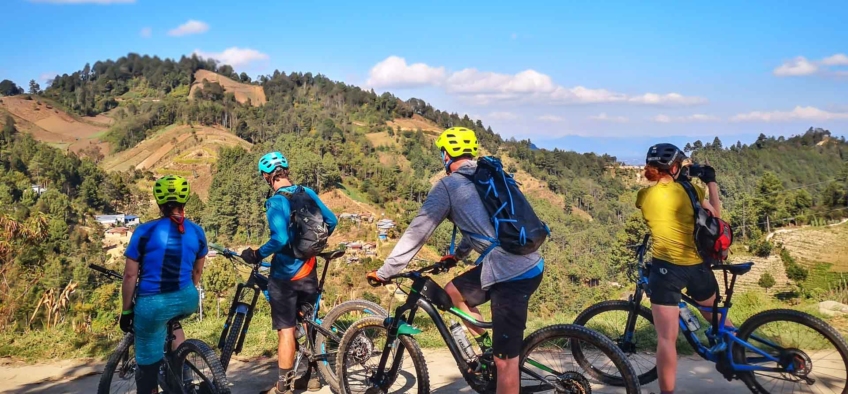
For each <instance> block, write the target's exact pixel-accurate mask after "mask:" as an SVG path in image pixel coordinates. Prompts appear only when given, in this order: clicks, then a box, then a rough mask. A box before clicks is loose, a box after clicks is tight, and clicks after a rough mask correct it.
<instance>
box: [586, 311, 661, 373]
mask: <svg viewBox="0 0 848 394" xmlns="http://www.w3.org/2000/svg"><path fill="white" fill-rule="evenodd" d="M630 313H631V305H630V303H629V302H627V301H606V302H602V303H600V304H596V305H594V306H592V307H590V308H589V309H587V310H586V311H585V312H583V313H581V314H580V316H578V317H577V319H575V321H574V324H577V325H580V326H584V327H586V328H588V329H591V330H594V331H597V332H598V333H600V334H603V335H604V336H606V337H607V338H609V339H610V340H612V341H613V342H615V344H616V345H618V348H619V349H621V351H623V352H624V354H625V355H627V360H628V361H630V363H631V364H632V365H633V369H634V370H635V371H636V374H637V375H638V376H639V383H641V384H648V383H650V382H652V381H654V380H656V379H657V355H656V350H657V330H656V328H655V327H654V325H653V319H652V317H651V314H650V311H649V310H647V309H646V308H642V307H640V308H639V310H638V312H637V314H636V324H635V327H634V332H633V334H632V336H630V337H626V335H625V332H624V331H625V326H626V324H627V317H628V315H629V314H630ZM573 352H574V357H575V359H576V360H577V361H578V362H579V363H580V365H581V367H583V368H585V369H586V370H587V372H589V373H590V374H591V375H592V376H593V377H594V378H596V379H598V380H599V381H601V382H603V383H605V384H611V385H614V386H620V385H621V384H622V379H621V375H620V374H618V371H617V370H615V369H610V368H609V365H604V364H603V363H605V361H603V360H596V359H593V358H592V357H590V355H586V356H584V354H583V352H582V349H581V348H580V347H579V343H578V346H577V347H575V348H574V349H573ZM599 361H600V362H602V364H601V365H595V364H594V363H595V362H599Z"/></svg>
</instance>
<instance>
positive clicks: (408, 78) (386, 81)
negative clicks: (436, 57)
mask: <svg viewBox="0 0 848 394" xmlns="http://www.w3.org/2000/svg"><path fill="white" fill-rule="evenodd" d="M368 75H369V76H368V81H366V82H365V84H366V85H368V86H371V87H375V88H411V87H418V86H428V85H439V84H441V83H442V82H444V80H445V68H444V67H438V68H436V67H430V66H428V65H426V64H424V63H413V64H406V59H404V58H402V57H397V56H389V57H387V58H386V60H383V61H381V62H379V63H377V64H376V65H374V67H372V68H371V71H370V72H369V74H368Z"/></svg>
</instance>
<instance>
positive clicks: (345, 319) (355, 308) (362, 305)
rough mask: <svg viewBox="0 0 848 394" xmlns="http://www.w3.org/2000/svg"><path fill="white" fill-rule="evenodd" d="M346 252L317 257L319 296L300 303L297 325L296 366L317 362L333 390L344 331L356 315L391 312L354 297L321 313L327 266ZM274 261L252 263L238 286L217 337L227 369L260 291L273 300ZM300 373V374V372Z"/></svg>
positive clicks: (228, 254) (233, 257)
mask: <svg viewBox="0 0 848 394" xmlns="http://www.w3.org/2000/svg"><path fill="white" fill-rule="evenodd" d="M210 248H212V249H214V250H216V251H218V253H220V254H221V255H222V256H223V257H225V258H227V259H228V260H230V261H231V262H233V265H234V266H235V263H236V262H237V261H238V262H240V263H242V264H245V265H249V264H247V263H245V262H244V260H242V259H241V257H239V255H238V254H237V253H236V252H235V251H232V250H229V249H225V248H222V247H220V246H218V245H210ZM343 255H344V251H342V250H334V251H330V252H324V253H320V254H319V255H318V257H320V258H321V259H322V260H324V267H323V270H322V272H321V279H320V281H319V282H318V289H317V294H318V297H317V299H316V300H315V303H313V304H306V305H300V306H299V313H298V318H297V319H298V320H297V321H298V325H297V328H296V335H295V336H296V337H297V340H298V343H297V350H296V353H295V363H294V370H295V371H299V370H300V366H301V365H309V364H311V363H316V364H317V367H318V372H319V373H320V374H321V376H322V377H323V378H324V381H325V382H326V383H327V384H328V385H330V387H331V388H332V389H333V390H338V379H336V369H335V368H336V366H335V363H336V350H337V348H338V343H339V341H340V340H341V335H342V334H343V333H344V331H345V330H346V329H347V328H348V326H349V325H350V324H351V323H353V322H354V321H355V320H356V319H358V318H360V317H362V316H386V315H387V314H388V313H387V312H386V310H385V309H383V307H381V306H380V305H378V304H375V303H373V302H370V301H364V300H353V301H347V302H343V303H341V304H339V305H338V306H336V307H335V308H333V309H331V310H330V312H328V313H327V315H326V316H324V318H323V319H321V318H319V317H318V311H319V310H320V305H321V296H322V295H323V291H324V280H325V278H326V277H327V269H328V268H329V267H330V262H332V261H333V260H335V259H337V258H339V257H341V256H343ZM270 266H271V265H270V264H269V263H266V262H261V263H259V264H253V265H251V271H250V275H249V276H248V278H247V281H246V282H245V283H240V284H239V285H238V287H237V288H236V293H235V295H234V296H233V301H232V304H231V305H230V309H229V312H228V314H227V320H226V322H225V323H224V329H223V331H222V332H221V338H220V340H219V341H218V349H221V364H222V365H223V366H224V370H226V369H227V366H228V364H229V363H230V358H231V357H232V355H233V353H235V354H238V353H240V352H241V350H242V346H243V345H244V340H245V338H246V337H247V329H248V327H249V326H250V321H251V319H252V318H253V313H254V311H255V310H256V302H257V300H258V299H259V294H260V293H261V294H262V295H264V297H265V299H266V300H267V301H269V302H270V297H269V296H268V276H266V275H265V274H263V272H262V271H264V270H265V269H267V268H269V267H270ZM297 377H299V376H297Z"/></svg>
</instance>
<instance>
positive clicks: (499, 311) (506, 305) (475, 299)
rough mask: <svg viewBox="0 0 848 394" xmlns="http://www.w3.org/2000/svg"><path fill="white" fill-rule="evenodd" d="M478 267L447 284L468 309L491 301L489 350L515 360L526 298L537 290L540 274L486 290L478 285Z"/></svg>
mask: <svg viewBox="0 0 848 394" xmlns="http://www.w3.org/2000/svg"><path fill="white" fill-rule="evenodd" d="M480 271H481V268H480V266H477V267H474V268H472V269H471V270H468V271H466V272H464V273H462V275H459V276H457V277H456V278H454V279H453V281H451V282H452V283H453V285H454V287H456V289H457V290H458V291H459V294H462V298H463V299H465V303H466V304H468V306H470V307H475V306H477V305H480V304H483V303H485V302H486V301H489V300H491V301H492V351H493V352H494V355H495V357H497V358H500V359H503V360H505V359H510V358H514V357H518V354H519V353H521V346H522V344H523V342H524V329H525V328H527V326H526V325H527V308H528V306H529V305H530V296H532V295H533V293H534V292H535V291H536V289H538V288H539V284H540V283H542V276H543V275H544V274H539V275H536V276H535V277H533V278H529V279H521V280H514V281H510V282H501V283H495V284H494V285H492V286H491V287H489V289H488V290H483V289H482V288H481V284H480Z"/></svg>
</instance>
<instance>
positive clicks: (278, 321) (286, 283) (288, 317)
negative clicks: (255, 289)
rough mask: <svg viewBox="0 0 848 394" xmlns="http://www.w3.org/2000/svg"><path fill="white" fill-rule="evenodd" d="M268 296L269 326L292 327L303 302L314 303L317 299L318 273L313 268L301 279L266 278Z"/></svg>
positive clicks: (278, 327)
mask: <svg viewBox="0 0 848 394" xmlns="http://www.w3.org/2000/svg"><path fill="white" fill-rule="evenodd" d="M268 296H269V297H270V298H271V327H272V328H273V329H275V330H282V329H284V328H292V327H294V326H295V324H297V313H298V311H299V308H300V307H301V306H302V305H304V304H314V303H315V301H316V300H317V299H318V275H317V274H316V273H315V271H314V270H313V271H312V273H311V274H309V275H307V276H306V277H305V278H303V279H298V280H295V281H292V280H281V279H275V278H273V277H272V278H269V279H268Z"/></svg>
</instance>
